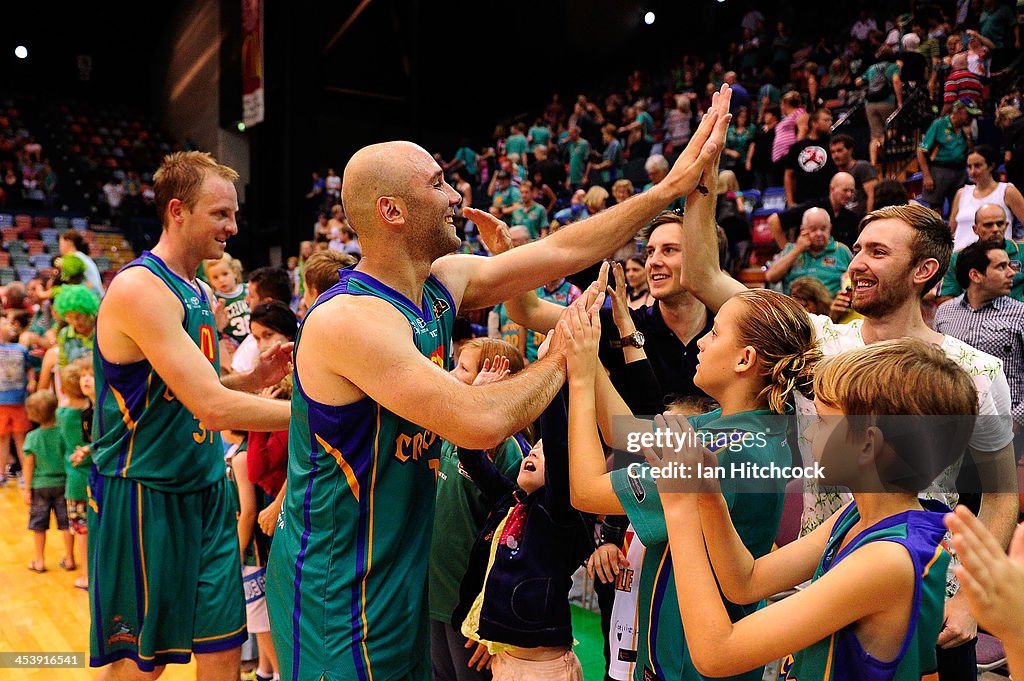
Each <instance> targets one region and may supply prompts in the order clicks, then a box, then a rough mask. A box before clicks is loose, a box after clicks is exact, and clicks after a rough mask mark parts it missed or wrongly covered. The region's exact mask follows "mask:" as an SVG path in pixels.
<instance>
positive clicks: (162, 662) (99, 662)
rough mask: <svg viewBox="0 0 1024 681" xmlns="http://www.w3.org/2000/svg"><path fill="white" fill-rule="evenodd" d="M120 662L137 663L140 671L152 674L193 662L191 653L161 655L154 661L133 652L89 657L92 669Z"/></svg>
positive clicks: (123, 651) (154, 658)
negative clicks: (169, 665)
mask: <svg viewBox="0 0 1024 681" xmlns="http://www.w3.org/2000/svg"><path fill="white" fill-rule="evenodd" d="M118 660H131V661H133V662H134V663H135V666H137V667H138V668H139V671H143V672H152V671H156V668H157V667H163V666H166V665H168V664H188V663H189V662H190V661H191V660H192V654H191V653H159V654H157V655H155V656H154V657H153V659H152V660H143V659H140V658H139V656H138V654H137V653H136V652H135V651H133V650H120V651H118V652H116V653H113V654H111V655H105V656H103V657H99V658H97V657H92V656H90V657H89V665H90V666H91V667H103V666H106V665H108V664H111V663H112V662H117V661H118Z"/></svg>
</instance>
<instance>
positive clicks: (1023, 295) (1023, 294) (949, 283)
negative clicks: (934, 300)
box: [939, 239, 1024, 302]
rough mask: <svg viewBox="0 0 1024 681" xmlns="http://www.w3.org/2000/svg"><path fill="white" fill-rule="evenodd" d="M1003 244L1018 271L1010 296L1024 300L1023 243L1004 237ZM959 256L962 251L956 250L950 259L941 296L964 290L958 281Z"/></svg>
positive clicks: (959, 292)
mask: <svg viewBox="0 0 1024 681" xmlns="http://www.w3.org/2000/svg"><path fill="white" fill-rule="evenodd" d="M1003 245H1004V246H1005V247H1006V254H1007V255H1008V256H1010V265H1011V266H1012V267H1013V268H1014V271H1015V272H1016V274H1014V275H1013V288H1011V289H1010V297H1011V298H1016V299H1017V300H1019V301H1021V302H1024V250H1022V249H1021V244H1019V243H1017V242H1016V241H1010V240H1009V239H1003ZM959 256H960V251H956V252H955V253H953V258H952V259H951V260H950V261H949V269H948V270H946V276H944V277H943V278H942V289H940V290H939V295H940V296H943V297H945V296H958V295H960V294H961V293H963V292H964V290H963V289H962V288H960V284H958V283H957V281H956V261H957V258H958V257H959ZM1014 263H1016V264H1014Z"/></svg>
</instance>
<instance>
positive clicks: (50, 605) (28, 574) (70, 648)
mask: <svg viewBox="0 0 1024 681" xmlns="http://www.w3.org/2000/svg"><path fill="white" fill-rule="evenodd" d="M0 518H2V519H3V520H2V529H0V589H2V592H0V652H24V653H44V652H45V653H79V654H83V655H84V656H85V658H86V659H88V654H89V594H87V593H86V592H85V591H83V590H81V589H76V588H75V587H74V581H75V578H76V577H78V575H79V574H80V573H79V571H77V570H76V571H73V572H68V571H66V570H63V569H61V568H60V567H58V565H57V563H59V562H60V560H61V558H63V557H64V541H63V539H62V537H61V535H60V533H59V532H57V530H56V529H51V530H50V531H49V532H47V535H46V568H47V571H46V572H45V573H42V574H37V573H35V572H32V571H30V570H29V569H28V568H27V565H28V564H29V562H30V561H31V560H32V556H33V553H34V551H35V549H34V548H33V539H32V533H31V532H29V530H28V529H26V528H27V525H28V505H27V504H25V501H24V499H23V497H22V490H21V489H20V488H19V487H17V486H16V485H15V483H14V482H13V481H9V482H8V483H7V485H5V486H3V487H2V488H0ZM76 558H78V559H79V563H80V564H81V563H82V562H84V560H85V557H84V556H76ZM98 671H99V670H97V669H91V668H89V667H82V668H78V669H53V668H50V669H0V679H4V681H53V680H54V679H60V681H88V680H90V679H92V678H94V677H95V676H96V674H97V672H98ZM160 678H161V679H168V680H169V681H185V680H186V679H189V680H191V679H195V678H196V672H195V662H192V663H190V664H188V665H169V666H168V667H167V669H166V671H165V672H164V673H163V675H162V676H161V677H160Z"/></svg>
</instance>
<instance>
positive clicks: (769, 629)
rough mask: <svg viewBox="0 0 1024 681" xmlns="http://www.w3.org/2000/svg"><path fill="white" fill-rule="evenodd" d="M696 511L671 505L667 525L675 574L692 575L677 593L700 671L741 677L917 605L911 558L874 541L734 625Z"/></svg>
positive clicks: (707, 532) (708, 533) (709, 535)
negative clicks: (859, 624)
mask: <svg viewBox="0 0 1024 681" xmlns="http://www.w3.org/2000/svg"><path fill="white" fill-rule="evenodd" d="M659 489H660V488H659ZM666 496H671V495H666V494H662V500H663V501H664V500H665V499H666ZM677 496H683V495H677ZM686 496H692V495H686ZM692 506H696V503H694V504H692ZM695 510H696V509H695V508H692V507H691V508H686V505H682V504H681V505H677V506H673V507H672V509H671V510H670V509H669V506H668V505H666V508H665V521H666V525H667V526H668V532H669V545H670V546H671V550H672V561H673V566H674V569H675V571H676V574H680V575H686V579H685V580H676V593H677V596H678V599H679V612H680V616H681V617H682V624H683V630H684V631H685V632H686V643H687V647H688V648H689V651H690V655H691V656H692V658H693V663H694V666H695V667H696V668H697V671H699V672H700V673H701V674H704V675H706V676H732V675H735V674H740V673H742V672H745V671H749V670H751V669H755V668H756V667H759V666H761V665H763V664H765V663H767V662H770V661H771V660H775V659H778V658H779V657H781V656H783V655H786V654H788V653H792V652H794V651H798V650H802V649H804V648H807V647H808V646H810V645H811V644H813V643H816V642H817V641H820V640H821V639H823V638H825V637H827V636H828V635H830V634H832V633H834V632H836V631H838V630H839V629H842V628H843V627H845V626H847V625H849V624H852V623H854V622H858V621H860V620H862V619H864V618H866V617H869V616H871V615H874V614H876V613H879V612H882V611H884V610H886V609H889V608H892V607H903V608H909V607H910V606H911V598H912V596H911V595H912V594H913V587H914V567H913V564H912V562H911V561H910V557H909V556H908V555H907V552H906V550H905V549H904V548H903V547H902V546H900V545H898V544H894V543H891V542H875V543H873V544H871V545H868V546H866V547H864V548H862V549H858V550H857V551H855V552H854V553H852V554H851V555H849V556H848V557H847V558H845V559H844V560H843V561H841V562H840V563H838V564H837V565H836V566H835V567H834V568H833V569H832V570H830V571H829V572H827V573H826V574H825V575H824V576H822V577H821V578H820V579H818V580H817V581H816V582H814V583H812V584H811V585H810V586H809V587H808V588H806V589H804V590H803V591H800V592H797V593H796V594H794V595H792V596H790V597H789V598H785V599H783V600H781V601H779V602H777V603H773V604H771V605H769V606H768V607H766V608H762V609H760V610H758V611H756V612H754V613H752V614H750V615H748V616H747V617H744V618H743V619H741V620H739V621H738V622H735V623H733V622H732V621H730V619H729V615H728V613H727V612H726V609H725V605H724V603H723V602H722V598H721V596H720V595H719V592H718V586H717V584H716V582H715V576H716V574H718V573H717V572H713V571H712V568H711V564H710V563H709V562H708V554H707V553H706V552H705V550H704V546H705V542H708V543H709V544H710V543H711V542H712V541H713V539H714V535H713V534H712V533H711V530H709V529H705V530H704V531H703V532H702V530H701V522H702V519H701V517H700V515H699V514H698V513H695V512H694V511H695ZM809 538H810V535H808V536H807V537H805V538H804V539H809ZM794 545H795V543H794V544H789V545H787V546H786V547H785V548H784V549H782V550H785V549H788V548H789V547H790V546H794ZM773 555H775V554H769V555H768V556H765V558H768V557H770V556H773ZM818 558H820V554H819V556H818ZM761 560H764V559H761ZM715 565H716V569H717V567H718V563H717V562H716V564H715ZM811 572H813V568H812V569H811ZM808 574H810V573H808ZM908 596H909V597H908ZM896 603H898V604H899V605H898V606H896V605H894V604H896Z"/></svg>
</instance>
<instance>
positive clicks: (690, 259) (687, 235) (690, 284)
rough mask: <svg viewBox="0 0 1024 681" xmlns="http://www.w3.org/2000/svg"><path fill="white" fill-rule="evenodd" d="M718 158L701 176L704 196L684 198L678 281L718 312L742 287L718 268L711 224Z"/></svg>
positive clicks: (713, 227)
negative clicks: (680, 265) (706, 189)
mask: <svg viewBox="0 0 1024 681" xmlns="http://www.w3.org/2000/svg"><path fill="white" fill-rule="evenodd" d="M717 180H718V159H717V158H716V159H715V161H714V162H713V163H712V164H711V167H710V168H709V169H708V171H707V172H706V173H705V175H704V182H705V184H707V185H708V189H709V191H708V193H707V195H704V194H702V193H701V192H693V193H692V194H690V195H689V196H688V197H686V213H685V214H684V215H683V244H682V251H683V266H682V268H681V273H680V280H681V283H682V285H683V287H684V288H686V290H688V291H689V292H690V293H692V294H693V295H694V296H695V297H696V298H697V299H698V300H699V301H700V302H702V303H704V305H705V306H706V307H707V308H708V309H709V310H711V311H712V312H718V308H720V307H722V305H723V304H724V303H725V301H727V300H729V298H731V297H733V296H734V295H736V294H737V293H739V292H740V291H743V290H744V289H746V287H745V286H744V285H743V284H741V283H740V282H738V281H736V280H735V279H733V278H732V277H730V276H729V275H728V274H726V273H725V272H723V271H722V268H721V267H719V265H718V235H717V233H716V231H715V230H716V224H715V203H716V198H715V191H714V187H715V185H717Z"/></svg>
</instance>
